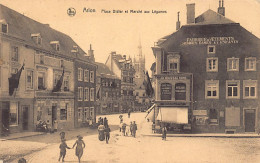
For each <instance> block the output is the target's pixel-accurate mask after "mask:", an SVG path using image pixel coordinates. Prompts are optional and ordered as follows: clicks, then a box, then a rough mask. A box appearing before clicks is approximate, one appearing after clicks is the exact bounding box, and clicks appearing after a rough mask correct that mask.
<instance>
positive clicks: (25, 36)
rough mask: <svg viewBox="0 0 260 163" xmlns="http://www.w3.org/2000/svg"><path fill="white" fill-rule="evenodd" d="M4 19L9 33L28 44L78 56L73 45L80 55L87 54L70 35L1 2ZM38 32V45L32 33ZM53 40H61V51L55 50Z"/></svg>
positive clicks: (0, 8) (64, 54)
mask: <svg viewBox="0 0 260 163" xmlns="http://www.w3.org/2000/svg"><path fill="white" fill-rule="evenodd" d="M2 19H4V20H6V22H7V24H8V34H7V35H9V36H12V37H15V38H18V39H20V40H22V41H23V42H24V43H25V44H26V45H29V46H32V47H35V48H38V49H41V50H43V51H47V52H50V53H55V54H57V55H62V56H67V57H70V58H76V56H75V54H73V53H72V52H71V50H72V49H73V46H77V47H78V54H79V56H83V55H84V54H86V53H85V52H84V51H83V50H82V49H81V48H80V47H79V46H78V45H77V44H76V43H75V42H74V41H73V40H72V38H70V37H69V36H68V35H66V34H64V33H61V32H59V31H57V30H55V29H52V28H51V27H50V26H49V25H46V24H42V23H40V22H37V21H35V20H33V19H31V18H29V17H26V16H24V15H22V14H20V13H18V12H16V11H14V10H12V9H10V8H8V7H6V6H3V5H1V4H0V20H2ZM37 33H40V35H41V38H42V43H41V45H38V44H37V43H36V42H35V41H34V40H33V39H32V38H31V34H37ZM51 41H59V44H60V50H59V51H55V49H54V48H53V47H52V46H51V44H50V42H51ZM81 59H83V60H86V58H85V57H82V58H81Z"/></svg>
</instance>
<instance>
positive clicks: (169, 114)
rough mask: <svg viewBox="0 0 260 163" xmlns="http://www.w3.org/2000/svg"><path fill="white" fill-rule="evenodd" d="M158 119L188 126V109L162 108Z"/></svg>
mask: <svg viewBox="0 0 260 163" xmlns="http://www.w3.org/2000/svg"><path fill="white" fill-rule="evenodd" d="M156 119H157V120H160V121H162V122H168V123H177V124H188V108H186V107H183V108H182V107H161V108H159V113H158V116H157V118H156Z"/></svg>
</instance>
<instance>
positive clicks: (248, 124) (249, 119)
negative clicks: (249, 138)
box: [245, 109, 255, 132]
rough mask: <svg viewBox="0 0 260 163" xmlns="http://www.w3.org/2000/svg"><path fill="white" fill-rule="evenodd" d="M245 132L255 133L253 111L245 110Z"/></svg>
mask: <svg viewBox="0 0 260 163" xmlns="http://www.w3.org/2000/svg"><path fill="white" fill-rule="evenodd" d="M245 132H255V109H245Z"/></svg>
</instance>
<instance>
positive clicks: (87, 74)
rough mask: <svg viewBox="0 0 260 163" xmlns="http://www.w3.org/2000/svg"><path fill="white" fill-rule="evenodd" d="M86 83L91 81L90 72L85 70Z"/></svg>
mask: <svg viewBox="0 0 260 163" xmlns="http://www.w3.org/2000/svg"><path fill="white" fill-rule="evenodd" d="M84 81H85V82H88V81H89V71H88V70H84Z"/></svg>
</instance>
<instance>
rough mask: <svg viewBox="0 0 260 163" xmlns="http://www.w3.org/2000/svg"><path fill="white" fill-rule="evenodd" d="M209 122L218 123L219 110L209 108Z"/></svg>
mask: <svg viewBox="0 0 260 163" xmlns="http://www.w3.org/2000/svg"><path fill="white" fill-rule="evenodd" d="M209 123H210V124H218V111H217V110H216V109H209Z"/></svg>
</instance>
